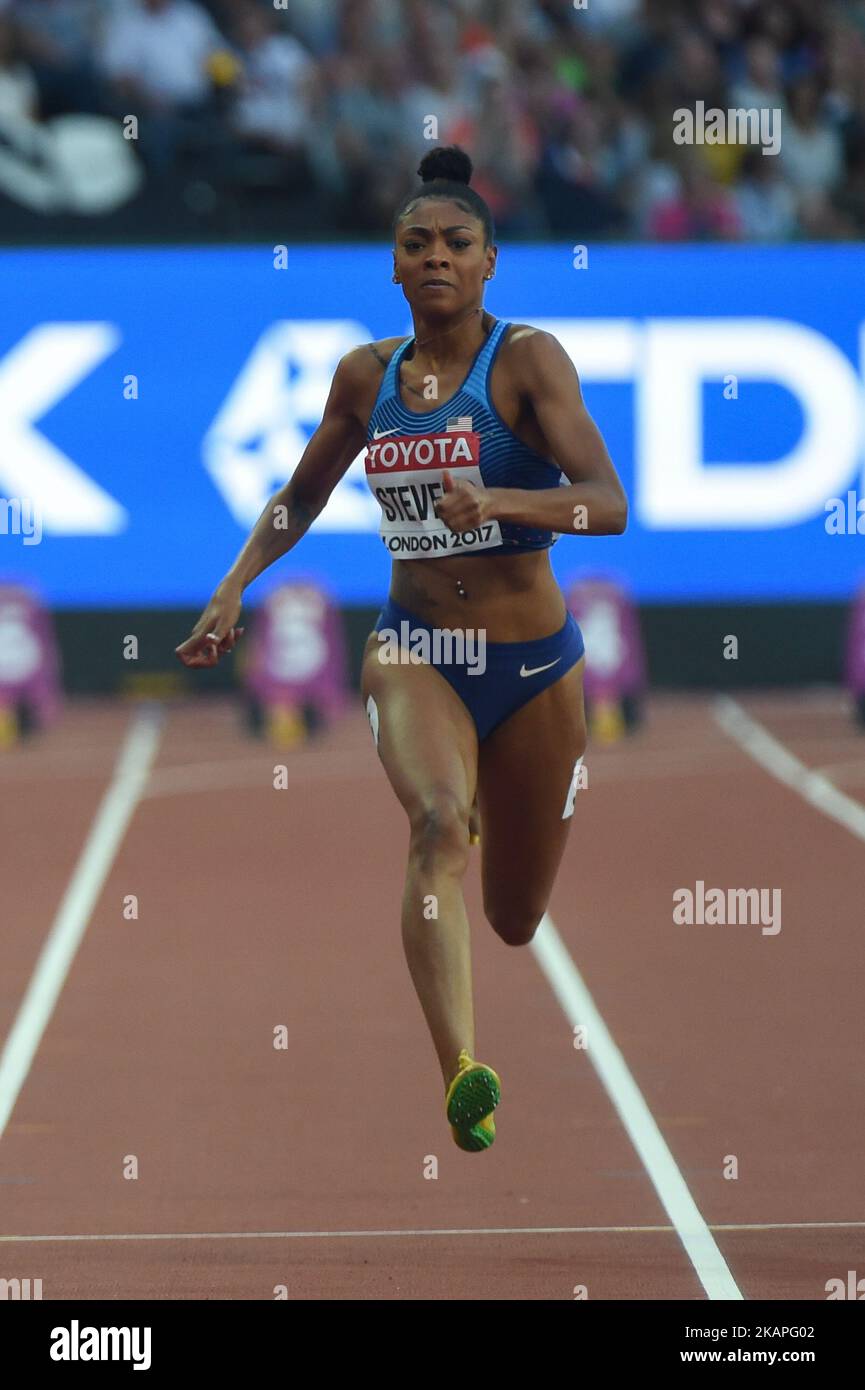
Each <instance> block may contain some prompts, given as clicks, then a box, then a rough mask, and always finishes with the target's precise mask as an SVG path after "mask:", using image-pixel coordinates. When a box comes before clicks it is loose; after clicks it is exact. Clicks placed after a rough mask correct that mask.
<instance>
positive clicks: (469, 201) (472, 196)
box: [393, 145, 495, 246]
mask: <svg viewBox="0 0 865 1390" xmlns="http://www.w3.org/2000/svg"><path fill="white" fill-rule="evenodd" d="M418 173H419V174H420V176H421V179H422V185H421V187H420V188H416V189H415V190H414V191H413V192H412V193H407V194H406V196H405V197H404V198H403V200H402V202H401V203H400V205H399V207H398V208H397V210H396V213H395V214H394V219H393V231H394V236H396V230H397V225H398V223H399V221H400V218H401V217H403V215H404V214H405V212H406V211H407V209H408V208H410V207H412V206H413V205H414V204H415V203H416V202H418V201H419V200H420V199H421V198H447V199H449V201H450V202H453V203H457V204H458V205H459V206H460V207H461V208H465V210H466V212H469V213H471V214H472V216H473V217H477V218H478V220H479V221H480V222H481V223H482V224H483V229H484V246H491V245H492V243H493V238H494V237H495V228H494V226H493V215H492V213H491V212H490V210H489V208H488V207H487V205H486V203H485V202H484V200H483V198H482V197H481V195H480V194H479V193H476V192H475V190H474V189H473V188H469V179H470V178H471V176H472V162H471V160H470V159H469V157H468V155H467V154H466V152H465V150H461V149H460V147H459V145H439V146H437V148H436V149H434V150H430V151H429V153H428V154H425V155H424V157H423V159H422V160H421V162H420V164H419V165H418Z"/></svg>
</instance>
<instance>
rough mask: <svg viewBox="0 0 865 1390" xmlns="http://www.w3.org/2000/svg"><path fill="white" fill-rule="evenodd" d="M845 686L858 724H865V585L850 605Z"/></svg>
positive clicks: (845, 660)
mask: <svg viewBox="0 0 865 1390" xmlns="http://www.w3.org/2000/svg"><path fill="white" fill-rule="evenodd" d="M844 686H845V689H846V690H848V691H849V693H850V698H851V699H852V701H853V709H854V712H855V717H856V722H857V724H862V725H863V726H865V585H863V587H862V588H861V589H860V590H859V592H858V594H857V595H856V597H855V598H854V600H853V603H852V605H851V607H850V616H849V619H848V622H847V648H846V652H845V656H844Z"/></svg>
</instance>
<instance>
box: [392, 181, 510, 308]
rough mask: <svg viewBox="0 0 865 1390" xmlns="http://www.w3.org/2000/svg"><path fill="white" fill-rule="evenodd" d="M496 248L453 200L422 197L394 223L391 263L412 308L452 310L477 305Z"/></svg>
mask: <svg viewBox="0 0 865 1390" xmlns="http://www.w3.org/2000/svg"><path fill="white" fill-rule="evenodd" d="M495 263H496V248H495V247H494V246H487V247H484V229H483V223H482V222H481V221H480V219H479V218H477V217H474V216H473V215H472V214H471V213H470V212H466V210H465V208H461V207H460V206H459V204H458V203H451V202H448V201H446V200H441V201H439V200H438V199H435V198H422V199H421V200H420V201H419V202H418V203H416V204H415V205H414V207H410V208H409V209H408V211H407V212H406V213H405V214H404V216H403V217H402V218H401V219H400V221H399V224H398V226H397V233H396V245H395V247H394V253H393V268H394V273H395V274H396V276H397V278H398V280H399V283H400V284H401V285H402V287H403V293H404V294H405V297H406V299H407V300H408V302H409V304H411V306H412V308H415V309H418V310H420V311H421V312H423V313H425V314H452V313H455V312H458V311H459V310H461V309H463V308H466V307H469V306H470V305H472V304H479V303H480V301H481V299H482V297H483V287H484V277H485V276H489V275H492V272H493V269H494V267H495Z"/></svg>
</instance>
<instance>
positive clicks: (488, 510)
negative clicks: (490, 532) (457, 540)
mask: <svg viewBox="0 0 865 1390" xmlns="http://www.w3.org/2000/svg"><path fill="white" fill-rule="evenodd" d="M442 481H443V483H444V489H445V495H444V497H440V498H439V500H438V501H437V502H436V504H435V513H436V516H438V517H440V518H441V520H442V521H443V522H444V523H445V525H446V526H447V527H448V528H449V529H450V530H451V531H455V532H456V533H457V534H458V535H459V534H461V533H462V532H463V531H473V530H474V529H475V527H477V526H480V525H481V523H482V522H484V521H489V519H490V518H491V516H492V515H493V505H494V501H495V489H494V488H488V487H478V486H477V484H476V483H461V482H454V480H453V478H452V477H451V474H450V470H449V469H447V468H445V469H443V471H442Z"/></svg>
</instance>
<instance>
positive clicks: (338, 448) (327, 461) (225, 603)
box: [176, 348, 374, 666]
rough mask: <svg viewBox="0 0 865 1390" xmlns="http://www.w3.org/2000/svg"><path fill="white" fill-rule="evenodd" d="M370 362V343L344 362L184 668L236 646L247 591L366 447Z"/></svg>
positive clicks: (192, 641) (185, 648)
mask: <svg viewBox="0 0 865 1390" xmlns="http://www.w3.org/2000/svg"><path fill="white" fill-rule="evenodd" d="M371 361H372V359H371V357H370V353H369V350H368V349H367V348H355V349H354V351H352V352H349V353H346V355H345V357H343V358H342V359H341V360H340V363H339V365H338V367H337V369H336V372H335V373H334V377H333V381H332V383H331V388H330V394H329V395H328V398H327V404H326V405H325V408H324V414H323V415H322V419H321V424H320V425H319V427H318V429H317V430H316V431H315V433H314V434H313V436H312V438H311V439H310V441H309V443H308V444H307V446H306V448H305V449H304V451H303V456H302V457H301V460H300V462H299V464H298V465H297V468H296V469H295V471H294V473H293V474H292V476H291V478H290V479H289V481H288V482H287V483H286V484H285V485H284V487H281V488H280V489H279V492H277V493H275V494H274V496H273V497H272V498H271V499H270V501H269V502H268V504H267V506H266V507H265V509H264V511H263V512H262V514H261V516H260V517H259V518H258V521H257V522H256V523H255V526H254V528H253V530H252V532H251V533H250V536H249V539H248V540H247V541H246V544H245V545H244V547H243V549H242V550H241V552H240V554H239V555H238V557H237V559H236V560H235V562H234V564H233V565H232V567H231V569H230V570H229V571H228V573H227V574H226V576H225V578H224V579H223V580H222V581H221V583H220V584H218V585H217V587H216V589H215V590H214V593H213V596H212V598H211V599H210V602H209V603H208V605H207V607H206V608H205V610H204V612H203V613H202V615H201V617H200V618H199V620H198V622H197V623H196V625H195V627H194V628H193V629H192V633H191V635H190V636H189V637H188V638H187V640H186V641H185V642H182V643H181V645H180V646H179V647H177V648H176V651H177V655H178V657H179V658H180V660H181V661H182V662H183V664H184V665H185V666H215V665H216V663H217V661H218V660H219V656H220V654H221V653H222V652H230V651H231V650H232V648H233V647H234V646H235V644H236V642H237V640H238V638H239V637H240V636H241V635H242V633H243V631H244V629H243V628H238V627H237V626H236V623H237V620H238V618H239V617H240V607H241V601H242V598H243V592H244V590H245V589H246V588H247V587H248V585H250V584H251V583H252V581H253V580H254V579H256V578H257V577H258V576H259V575H260V574H261V573H262V572H263V571H264V570H266V569H267V568H268V566H269V565H272V564H273V562H274V561H275V560H278V559H279V558H280V556H281V555H285V554H286V553H287V552H288V551H289V550H291V548H292V546H294V545H296V544H297V542H298V541H299V540H300V539H301V537H302V536H303V535H305V534H306V532H307V530H308V529H309V527H310V526H311V524H312V522H313V521H314V520H315V518H316V517H317V516H318V514H319V512H320V511H322V510H323V508H324V506H325V504H326V503H327V499H328V498H329V497H330V494H331V493H332V492H333V489H334V488H335V487H336V485H337V483H338V482H339V480H340V478H341V477H342V476H343V474H344V473H345V471H346V469H347V468H348V466H349V464H350V463H351V462H352V460H353V459H354V458H356V456H357V454H358V453H359V452H360V450H361V449H362V448H363V445H364V442H365V439H366V421H365V419H364V409H365V408H366V413H367V415H368V413H369V408H370V407H371V405H372V397H371V396H370V391H371V383H372V378H371V373H370V365H369V364H370V362H371ZM373 394H374V392H373Z"/></svg>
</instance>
